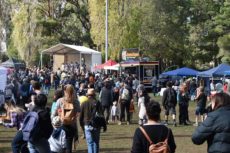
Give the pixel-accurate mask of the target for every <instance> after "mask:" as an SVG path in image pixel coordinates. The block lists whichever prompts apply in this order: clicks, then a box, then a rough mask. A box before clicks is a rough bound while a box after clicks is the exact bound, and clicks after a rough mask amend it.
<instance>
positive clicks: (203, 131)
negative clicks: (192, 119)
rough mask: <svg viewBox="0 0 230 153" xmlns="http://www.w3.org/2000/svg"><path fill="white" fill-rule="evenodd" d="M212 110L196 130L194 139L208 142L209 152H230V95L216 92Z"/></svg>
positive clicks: (196, 141) (199, 142)
mask: <svg viewBox="0 0 230 153" xmlns="http://www.w3.org/2000/svg"><path fill="white" fill-rule="evenodd" d="M211 101H212V102H211V107H212V112H210V113H208V115H207V118H206V119H205V120H204V122H203V123H201V125H200V126H198V127H197V129H196V130H195V131H194V133H193V135H192V141H193V143H194V144H197V145H200V144H203V143H204V142H205V141H207V143H208V153H217V152H221V153H229V152H230V118H229V116H230V96H229V95H228V94H226V93H216V94H215V95H214V96H213V98H212V100H211Z"/></svg>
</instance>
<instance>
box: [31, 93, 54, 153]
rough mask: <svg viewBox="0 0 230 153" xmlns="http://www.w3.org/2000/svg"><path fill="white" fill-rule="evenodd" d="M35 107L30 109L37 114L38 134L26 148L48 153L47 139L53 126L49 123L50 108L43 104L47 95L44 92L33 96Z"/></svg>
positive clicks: (33, 151)
mask: <svg viewBox="0 0 230 153" xmlns="http://www.w3.org/2000/svg"><path fill="white" fill-rule="evenodd" d="M34 103H35V107H34V109H33V110H32V111H34V112H38V116H39V121H38V124H39V127H40V129H39V135H38V136H37V137H36V141H33V142H28V148H29V151H30V153H37V152H39V153H49V152H50V146H49V142H48V139H49V138H50V136H51V134H52V132H53V126H52V124H51V118H50V113H49V112H50V110H48V109H47V108H46V107H45V106H46V104H47V97H46V95H44V94H39V95H37V96H36V98H35V102H34Z"/></svg>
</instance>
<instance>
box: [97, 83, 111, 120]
mask: <svg viewBox="0 0 230 153" xmlns="http://www.w3.org/2000/svg"><path fill="white" fill-rule="evenodd" d="M99 99H100V102H101V105H102V113H103V114H104V112H105V111H106V122H107V124H108V123H109V122H108V121H109V115H110V108H111V106H112V105H113V90H112V88H111V87H110V84H109V81H105V85H104V87H103V88H102V89H101V92H100V95H99ZM104 115H105V114H104Z"/></svg>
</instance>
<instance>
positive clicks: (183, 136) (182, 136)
mask: <svg viewBox="0 0 230 153" xmlns="http://www.w3.org/2000/svg"><path fill="white" fill-rule="evenodd" d="M174 137H179V138H185V137H189V138H191V137H192V136H191V135H186V134H184V135H177V134H176V135H174Z"/></svg>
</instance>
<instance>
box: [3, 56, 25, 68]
mask: <svg viewBox="0 0 230 153" xmlns="http://www.w3.org/2000/svg"><path fill="white" fill-rule="evenodd" d="M1 66H3V67H7V68H25V67H26V65H25V63H24V62H23V61H20V60H17V59H14V58H10V59H8V60H7V61H5V62H3V63H1Z"/></svg>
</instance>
